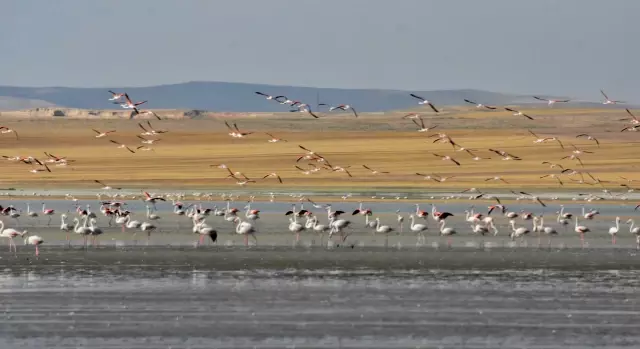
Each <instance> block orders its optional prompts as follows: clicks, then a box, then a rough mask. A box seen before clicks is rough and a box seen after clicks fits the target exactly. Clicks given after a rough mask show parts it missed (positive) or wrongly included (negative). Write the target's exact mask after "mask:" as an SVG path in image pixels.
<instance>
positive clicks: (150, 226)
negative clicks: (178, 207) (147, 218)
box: [140, 222, 158, 245]
mask: <svg viewBox="0 0 640 349" xmlns="http://www.w3.org/2000/svg"><path fill="white" fill-rule="evenodd" d="M156 229H158V227H156V226H155V225H153V223H149V222H142V224H140V230H142V231H143V232H146V233H147V245H149V240H151V232H152V231H155V230H156Z"/></svg>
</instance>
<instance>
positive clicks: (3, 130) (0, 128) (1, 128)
mask: <svg viewBox="0 0 640 349" xmlns="http://www.w3.org/2000/svg"><path fill="white" fill-rule="evenodd" d="M5 133H13V134H14V135H16V139H20V138H19V137H18V132H16V130H14V129H11V128H8V127H7V126H0V134H5Z"/></svg>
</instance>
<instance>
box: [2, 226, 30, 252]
mask: <svg viewBox="0 0 640 349" xmlns="http://www.w3.org/2000/svg"><path fill="white" fill-rule="evenodd" d="M26 233H27V231H26V230H25V231H23V232H19V231H17V230H15V229H13V228H7V229H5V228H4V222H3V221H0V237H3V238H7V239H9V252H11V246H13V253H14V254H15V253H18V249H17V247H16V243H15V242H14V241H13V238H15V237H17V236H18V235H24V234H26Z"/></svg>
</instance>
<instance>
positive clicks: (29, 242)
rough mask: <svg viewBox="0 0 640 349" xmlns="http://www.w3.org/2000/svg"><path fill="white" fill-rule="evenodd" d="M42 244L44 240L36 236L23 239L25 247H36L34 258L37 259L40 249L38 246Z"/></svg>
mask: <svg viewBox="0 0 640 349" xmlns="http://www.w3.org/2000/svg"><path fill="white" fill-rule="evenodd" d="M43 242H44V239H43V238H41V237H40V236H38V235H27V237H26V238H25V239H24V244H25V245H34V246H35V247H36V258H39V256H40V249H39V248H38V246H39V245H42V243H43Z"/></svg>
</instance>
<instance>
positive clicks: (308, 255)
mask: <svg viewBox="0 0 640 349" xmlns="http://www.w3.org/2000/svg"><path fill="white" fill-rule="evenodd" d="M0 268H4V269H5V270H6V271H7V270H16V269H22V268H31V269H33V270H46V269H49V268H70V269H81V270H108V269H118V270H119V269H122V268H160V269H193V268H204V269H210V270H227V271H232V270H252V269H254V270H255V269H279V270H285V269H287V270H291V269H294V270H314V269H331V270H433V269H443V270H494V271H495V270H506V269H509V270H512V269H519V270H522V269H549V270H551V269H553V270H576V271H591V270H635V269H638V268H640V252H639V251H637V250H636V249H633V248H616V249H584V250H583V249H579V248H567V249H556V248H552V249H546V248H541V249H537V248H491V249H484V250H483V249H479V248H471V247H454V248H452V249H448V248H440V249H433V248H428V247H422V248H419V249H417V248H415V247H413V248H412V247H408V248H395V247H388V248H384V247H366V248H365V247H358V246H354V245H349V244H347V245H345V246H336V247H334V248H322V247H296V248H287V247H249V248H246V247H221V246H214V247H200V248H198V249H195V248H193V247H168V246H147V247H126V248H122V247H118V248H114V247H100V248H97V249H94V248H92V249H90V250H85V249H84V248H66V247H55V246H43V247H42V248H41V255H40V258H38V259H36V258H35V256H34V254H33V249H32V248H29V249H26V248H22V249H21V251H20V252H18V254H17V257H14V256H13V255H9V254H8V253H6V252H5V253H2V255H1V258H0Z"/></svg>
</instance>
